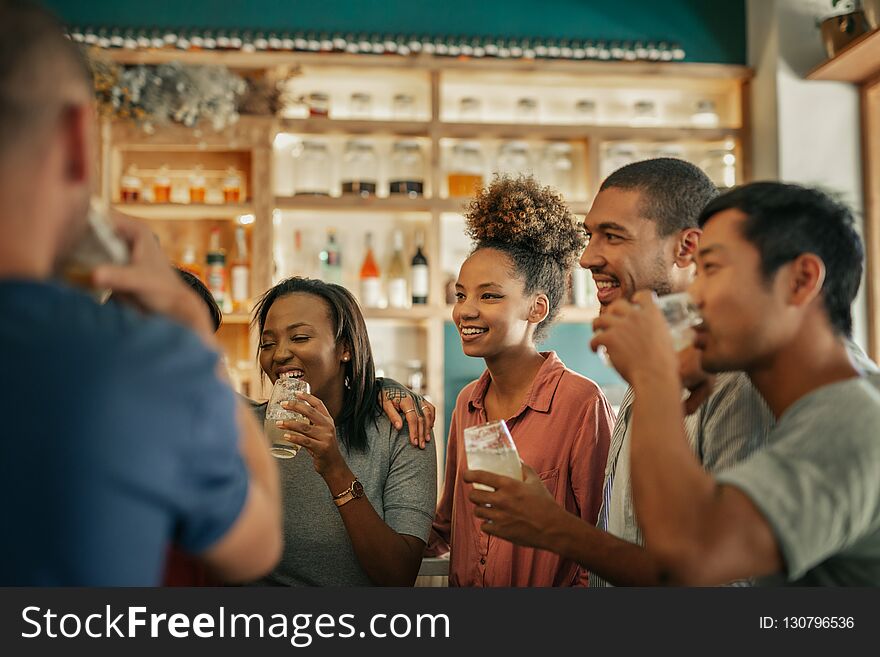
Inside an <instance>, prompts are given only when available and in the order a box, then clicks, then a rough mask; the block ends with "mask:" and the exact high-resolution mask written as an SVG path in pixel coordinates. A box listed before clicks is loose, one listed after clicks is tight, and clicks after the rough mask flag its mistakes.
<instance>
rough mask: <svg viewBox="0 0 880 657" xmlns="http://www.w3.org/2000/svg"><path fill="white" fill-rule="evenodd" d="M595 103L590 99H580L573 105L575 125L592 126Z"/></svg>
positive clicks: (595, 115) (594, 121)
mask: <svg viewBox="0 0 880 657" xmlns="http://www.w3.org/2000/svg"><path fill="white" fill-rule="evenodd" d="M596 117H597V112H596V101H595V100H592V99H591V98H582V99H581V100H579V101H577V102H576V103H575V104H574V120H575V123H581V124H587V125H590V124H594V123H596Z"/></svg>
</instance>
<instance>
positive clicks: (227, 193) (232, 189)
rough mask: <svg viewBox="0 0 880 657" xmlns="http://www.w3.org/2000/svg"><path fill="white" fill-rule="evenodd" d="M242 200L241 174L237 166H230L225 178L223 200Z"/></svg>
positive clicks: (238, 201) (227, 201) (232, 201)
mask: <svg viewBox="0 0 880 657" xmlns="http://www.w3.org/2000/svg"><path fill="white" fill-rule="evenodd" d="M241 200H242V199H241V174H240V173H239V172H238V170H237V169H236V168H235V167H229V168H228V169H226V177H225V178H223V202H224V203H241Z"/></svg>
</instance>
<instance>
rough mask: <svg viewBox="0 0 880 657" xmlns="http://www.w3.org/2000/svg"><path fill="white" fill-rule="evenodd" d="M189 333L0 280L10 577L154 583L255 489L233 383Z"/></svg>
mask: <svg viewBox="0 0 880 657" xmlns="http://www.w3.org/2000/svg"><path fill="white" fill-rule="evenodd" d="M216 366H217V355H216V354H215V353H214V352H212V351H210V350H208V349H207V348H206V347H205V346H204V345H203V343H202V342H201V341H200V340H199V339H198V338H197V337H196V336H195V335H193V334H192V333H191V332H189V331H187V330H185V329H184V328H183V327H180V326H178V325H176V324H174V323H172V322H169V321H167V320H165V319H162V318H159V317H144V316H142V315H140V314H139V313H137V312H135V311H133V310H131V309H129V308H125V307H122V306H119V305H116V304H113V303H111V304H108V305H105V306H99V305H97V304H96V303H95V302H94V301H92V299H91V298H90V297H88V296H86V295H84V294H82V293H80V292H78V291H75V290H72V289H69V288H65V287H62V286H60V285H55V284H51V283H39V282H25V281H12V280H3V281H0V417H2V426H3V429H2V430H0V499H2V500H3V502H4V507H3V510H2V511H0V534H2V536H3V538H2V540H0V585H46V586H49V585H85V586H104V585H126V586H138V585H156V584H158V583H159V581H160V579H161V574H162V569H163V566H164V559H165V552H166V549H167V546H168V544H169V543H170V542H172V541H175V542H176V543H177V544H178V545H179V546H180V547H182V548H183V549H185V550H187V551H190V552H200V551H202V550H205V549H206V548H208V547H210V546H211V545H212V544H214V543H215V542H216V541H217V540H218V539H219V538H221V537H222V536H223V535H224V534H225V533H226V532H227V531H228V530H229V528H230V527H231V526H232V524H233V522H234V521H235V519H236V518H237V517H238V515H239V513H240V512H241V509H242V507H243V505H244V501H245V498H246V496H247V486H248V478H247V471H246V469H245V466H244V463H243V461H242V458H241V456H240V453H239V450H238V446H237V430H236V423H235V417H234V413H235V410H234V401H233V394H232V392H231V390H230V389H229V388H228V387H227V386H225V385H223V384H222V383H221V382H220V381H219V380H218V379H217V377H216V375H215V368H216Z"/></svg>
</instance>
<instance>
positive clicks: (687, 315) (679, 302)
mask: <svg viewBox="0 0 880 657" xmlns="http://www.w3.org/2000/svg"><path fill="white" fill-rule="evenodd" d="M654 303H655V304H656V305H657V307H658V308H659V309H660V312H661V313H662V314H663V318H664V319H665V320H666V324H667V326H668V327H669V332H670V334H671V335H672V346H673V348H674V349H675V351H676V352H680V351H683V350H684V349H687V348H688V347H690V346H691V345H692V344H693V342H694V331H693V329H694V327H695V326H699V325H700V324H701V323H702V321H703V319H702V317H700V312H699V310H697V307H696V305H695V304H694V302H693V300H692V299H691V297H690V295H689V294H688V293H687V292H678V293H676V294H664V295H663V296H662V297H657V296H655V297H654ZM596 354H597V355H598V356H599V358H601V359H602V362H603V363H605V365H610V364H611V363H610V362H609V359H608V352H607V350H606V349H605V347H604V346H600V347H599V348H598V349H597V350H596Z"/></svg>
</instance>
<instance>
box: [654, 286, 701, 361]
mask: <svg viewBox="0 0 880 657" xmlns="http://www.w3.org/2000/svg"><path fill="white" fill-rule="evenodd" d="M655 303H656V304H657V307H658V308H660V312H662V313H663V317H664V318H665V319H666V323H667V324H668V325H669V332H670V333H672V345H673V347H674V348H675V350H676V351H682V350H683V349H686V348H687V347H689V346H691V345H692V344H693V342H694V332H693V328H694V327H695V326H698V325H699V324H700V323H702V321H703V318H702V317H700V311H699V310H697V307H696V305H695V304H694V301H693V299H691V296H690V295H689V294H688V293H687V292H679V293H677V294H665V295H663V296H662V297H657V299H656V301H655Z"/></svg>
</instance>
